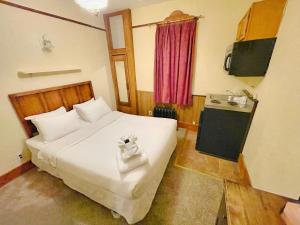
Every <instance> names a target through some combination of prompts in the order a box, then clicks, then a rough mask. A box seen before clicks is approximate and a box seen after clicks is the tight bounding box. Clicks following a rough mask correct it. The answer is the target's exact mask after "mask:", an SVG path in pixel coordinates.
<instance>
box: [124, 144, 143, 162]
mask: <svg viewBox="0 0 300 225" xmlns="http://www.w3.org/2000/svg"><path fill="white" fill-rule="evenodd" d="M135 148H136V149H135V150H133V151H126V150H125V149H120V154H121V158H122V160H123V161H124V162H127V161H128V160H130V159H131V158H133V157H136V156H139V155H141V154H142V153H143V151H142V150H141V148H140V147H139V146H138V145H136V146H135Z"/></svg>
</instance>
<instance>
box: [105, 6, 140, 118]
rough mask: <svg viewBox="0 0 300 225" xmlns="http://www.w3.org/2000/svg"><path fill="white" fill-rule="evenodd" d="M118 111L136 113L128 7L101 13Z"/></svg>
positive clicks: (132, 50) (129, 12)
mask: <svg viewBox="0 0 300 225" xmlns="http://www.w3.org/2000/svg"><path fill="white" fill-rule="evenodd" d="M103 17H104V23H105V28H106V37H107V45H108V50H109V58H110V65H111V73H112V78H113V83H114V90H115V98H116V104H117V109H118V111H121V112H125V113H131V114H137V93H136V78H135V63H134V49H133V38H132V22H131V11H130V9H126V10H122V11H118V12H113V13H108V14H105V15H103Z"/></svg>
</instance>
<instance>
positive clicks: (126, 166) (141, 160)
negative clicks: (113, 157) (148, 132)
mask: <svg viewBox="0 0 300 225" xmlns="http://www.w3.org/2000/svg"><path fill="white" fill-rule="evenodd" d="M146 163H148V157H147V155H146V153H145V152H142V153H141V154H140V155H136V156H133V157H132V158H130V159H128V160H126V161H123V159H122V153H121V150H120V149H118V150H117V165H118V169H119V171H120V173H128V172H129V171H131V170H133V169H135V168H137V167H140V166H142V165H144V164H146Z"/></svg>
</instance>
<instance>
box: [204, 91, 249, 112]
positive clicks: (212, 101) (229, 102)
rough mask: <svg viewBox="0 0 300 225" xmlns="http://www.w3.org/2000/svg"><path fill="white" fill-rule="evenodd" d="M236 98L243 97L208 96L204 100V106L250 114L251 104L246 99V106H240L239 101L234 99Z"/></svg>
mask: <svg viewBox="0 0 300 225" xmlns="http://www.w3.org/2000/svg"><path fill="white" fill-rule="evenodd" d="M237 97H243V96H242V95H223V94H209V95H208V96H207V98H206V101H205V106H206V107H208V108H217V109H223V110H232V111H239V112H251V111H252V108H253V102H252V101H250V100H248V99H247V101H246V104H240V102H239V99H235V98H237Z"/></svg>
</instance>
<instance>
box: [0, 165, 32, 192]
mask: <svg viewBox="0 0 300 225" xmlns="http://www.w3.org/2000/svg"><path fill="white" fill-rule="evenodd" d="M34 167H35V165H33V163H32V162H31V161H28V162H26V163H24V164H22V165H20V166H18V167H16V168H15V169H13V170H11V171H9V172H8V173H6V174H4V175H2V176H0V188H1V187H2V186H4V185H5V184H7V183H8V182H10V181H12V180H13V179H15V178H17V177H18V176H21V175H22V174H23V173H26V172H27V171H28V170H30V169H32V168H34Z"/></svg>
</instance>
